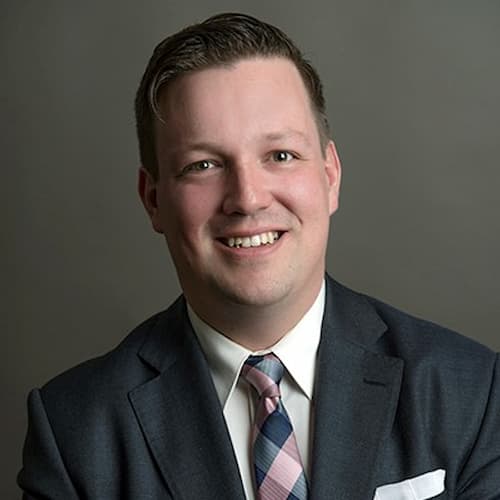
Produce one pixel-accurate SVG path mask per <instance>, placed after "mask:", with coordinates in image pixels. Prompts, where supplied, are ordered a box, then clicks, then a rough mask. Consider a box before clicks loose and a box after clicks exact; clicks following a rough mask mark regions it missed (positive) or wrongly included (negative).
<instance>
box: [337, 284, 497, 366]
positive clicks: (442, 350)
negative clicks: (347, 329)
mask: <svg viewBox="0 0 500 500" xmlns="http://www.w3.org/2000/svg"><path fill="white" fill-rule="evenodd" d="M329 287H330V289H331V295H332V296H333V298H334V299H335V300H336V301H337V302H340V305H339V304H338V303H337V304H336V305H334V304H331V307H332V309H333V310H334V312H333V314H345V315H349V316H351V317H354V320H352V322H354V323H355V327H356V328H357V329H358V330H359V332H366V331H369V330H370V329H375V327H374V326H373V325H374V324H376V332H377V333H376V334H375V335H371V336H368V335H363V333H359V334H358V335H357V337H356V339H355V340H356V341H357V340H359V339H362V340H361V341H362V343H363V344H364V346H365V347H366V348H368V349H370V350H374V351H376V352H379V353H381V354H385V355H388V356H392V357H398V358H400V359H403V361H405V364H407V366H416V365H422V366H428V365H436V366H439V367H440V369H444V370H448V369H449V370H453V371H456V372H458V371H460V370H461V369H464V370H467V372H471V373H472V372H474V371H478V372H481V373H486V372H489V374H490V375H491V374H492V371H493V369H494V365H495V362H496V359H497V355H496V353H495V352H493V351H492V350H491V349H489V348H488V347H486V346H484V345H482V344H481V343H479V342H477V341H475V340H473V339H471V338H469V337H467V336H465V335H463V334H462V333H458V332H455V331H453V330H451V329H449V328H446V327H444V326H441V325H438V324H436V323H433V322H431V321H428V320H425V319H422V318H419V317H416V316H414V315H411V314H408V313H407V312H404V311H401V310H399V309H397V308H395V307H393V306H391V305H389V304H387V303H385V302H383V301H381V300H379V299H377V298H374V297H371V296H369V295H366V294H363V293H359V292H357V291H354V290H351V289H349V288H347V287H345V286H343V285H341V284H340V283H338V282H336V281H334V280H331V279H329ZM332 302H333V301H332V300H331V301H330V303H332ZM346 311H347V312H346ZM330 314H331V312H330ZM351 338H352V336H351Z"/></svg>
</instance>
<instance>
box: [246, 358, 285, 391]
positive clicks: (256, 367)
mask: <svg viewBox="0 0 500 500" xmlns="http://www.w3.org/2000/svg"><path fill="white" fill-rule="evenodd" d="M241 373H242V375H243V377H245V379H246V380H247V381H248V382H249V383H250V384H251V385H252V386H253V387H254V388H255V390H256V391H257V393H258V395H259V397H264V398H269V397H280V388H279V383H280V381H281V378H282V377H283V365H282V363H281V361H280V360H279V359H278V358H277V357H276V356H275V355H274V354H273V353H269V354H266V355H263V356H249V357H248V359H247V360H246V361H245V364H244V365H243V368H242V369H241Z"/></svg>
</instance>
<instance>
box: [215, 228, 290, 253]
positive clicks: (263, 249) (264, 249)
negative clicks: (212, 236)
mask: <svg viewBox="0 0 500 500" xmlns="http://www.w3.org/2000/svg"><path fill="white" fill-rule="evenodd" d="M259 231H260V230H259ZM271 231H273V230H271ZM274 231H276V229H274ZM262 232H263V233H264V232H267V231H265V230H264V231H262ZM278 233H279V234H280V236H279V238H278V239H277V240H276V241H275V242H274V243H273V244H272V245H266V244H264V245H260V246H258V247H248V248H244V247H239V248H238V247H229V246H228V245H226V244H225V243H223V242H222V241H221V240H223V239H227V238H229V237H234V236H235V235H237V236H241V237H250V236H252V235H255V234H261V233H259V232H257V233H254V232H248V231H242V232H241V233H231V236H228V237H227V238H226V237H220V238H217V239H216V242H217V246H218V248H220V249H221V250H222V251H224V252H225V253H226V254H228V255H231V256H233V257H243V258H249V257H253V256H255V257H257V256H262V257H263V256H267V255H269V254H271V253H273V252H275V251H276V250H278V249H279V248H280V247H281V246H282V244H283V241H284V240H286V237H287V231H278Z"/></svg>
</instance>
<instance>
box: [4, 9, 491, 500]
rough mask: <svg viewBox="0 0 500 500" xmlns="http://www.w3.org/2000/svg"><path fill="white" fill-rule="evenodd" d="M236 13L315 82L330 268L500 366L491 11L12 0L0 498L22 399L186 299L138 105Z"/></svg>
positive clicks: (15, 452)
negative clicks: (290, 54)
mask: <svg viewBox="0 0 500 500" xmlns="http://www.w3.org/2000/svg"><path fill="white" fill-rule="evenodd" d="M4 3H5V2H4ZM227 10H240V11H243V12H247V13H250V14H254V15H257V16H261V17H263V18H264V19H265V20H268V21H270V22H272V23H275V24H277V25H279V26H281V27H282V28H283V29H284V30H285V31H287V32H288V33H289V34H290V35H291V36H292V37H293V38H294V39H295V40H296V41H297V42H298V44H299V45H300V46H301V47H302V48H303V50H304V51H305V52H306V54H307V55H308V57H309V58H310V59H311V60H312V61H313V63H314V64H315V65H316V66H317V68H318V69H319V71H320V73H321V74H322V76H323V80H324V82H325V93H326V97H327V99H328V103H329V115H330V120H331V123H332V126H333V131H334V137H335V139H336V141H337V146H338V149H339V152H340V156H341V159H342V161H343V166H344V177H343V189H342V196H341V209H340V212H339V213H338V214H337V215H336V216H335V217H334V219H333V227H332V240H333V241H332V244H331V249H330V253H329V257H328V268H329V270H330V271H331V272H332V273H333V274H334V275H335V276H336V277H337V278H338V279H340V280H341V281H343V282H345V283H346V284H348V285H350V286H352V287H354V288H356V289H359V290H362V291H365V292H367V293H369V294H372V295H376V296H378V297H379V298H381V299H383V300H385V301H388V302H391V303H393V304H394V305H396V306H397V307H399V308H402V309H405V310H407V311H409V312H411V313H413V314H416V315H419V316H424V317H426V318H429V319H431V320H434V321H436V322H439V323H442V324H444V325H447V326H449V327H451V328H453V329H457V330H459V331H461V332H463V333H465V334H467V335H469V336H470V337H473V338H476V339H478V340H480V341H481V342H483V343H486V344H488V345H490V346H491V347H493V348H494V349H496V350H500V339H499V336H498V334H497V333H498V327H497V325H496V323H495V322H494V317H495V313H496V312H497V311H498V308H499V305H500V293H499V292H500V284H499V266H498V260H497V259H498V256H499V255H500V252H499V250H500V237H499V234H498V232H499V231H498V229H499V226H498V214H499V209H500V201H499V195H498V193H499V188H500V172H499V168H498V166H499V165H498V163H499V161H498V158H499V157H500V140H499V139H500V132H499V131H500V123H499V121H500V118H499V117H500V105H499V93H500V92H499V89H500V64H499V62H500V26H499V23H500V2H497V1H491V2H486V1H474V2H472V1H457V0H453V1H447V2H440V1H396V0H394V1H376V2H374V1H370V0H366V1H352V0H351V1H349V0H338V1H324V2H314V1H308V2H303V1H300V2H299V1H290V0H288V1H287V2H283V3H280V2H271V1H256V0H252V1H247V2H244V1H240V2H237V1H233V2H229V1H222V0H221V1H209V2H202V1H201V0H200V1H191V0H184V1H182V2H180V1H152V0H151V1H143V2H135V1H110V2H101V1H99V2H97V1H87V2H76V1H69V0H68V1H39V0H37V1H27V0H25V1H16V2H14V1H12V2H11V3H10V4H9V3H7V4H6V5H3V6H2V16H1V21H0V22H1V35H0V36H1V48H0V50H1V51H2V56H3V58H2V76H1V78H0V85H1V88H0V90H1V93H0V98H1V104H2V122H3V124H2V133H1V134H0V137H1V138H0V141H1V143H0V145H1V150H2V160H3V165H2V172H3V174H2V183H1V189H2V193H1V194H2V219H3V220H2V240H3V245H2V248H3V251H4V252H5V253H4V257H3V259H2V262H3V264H4V267H5V269H4V271H3V279H2V283H3V287H4V294H3V299H2V301H1V303H2V309H3V311H2V332H3V336H4V340H3V342H2V345H3V351H2V352H3V356H2V360H1V362H0V366H1V370H2V378H1V383H2V387H1V406H2V419H4V420H5V422H4V423H3V424H2V425H1V429H2V434H3V435H2V439H1V452H0V453H1V455H0V457H1V463H0V470H1V471H2V474H4V477H3V478H1V487H0V497H1V498H15V497H16V496H17V495H18V494H17V493H16V491H17V490H16V489H15V487H14V476H15V472H16V471H17V469H18V468H19V466H20V454H21V444H22V440H23V436H24V432H25V425H26V415H25V414H26V410H25V397H26V394H27V391H28V390H29V389H30V388H32V387H34V386H40V385H41V384H43V383H44V382H45V381H46V380H48V379H49V378H50V377H52V376H53V375H55V374H56V373H58V372H60V371H62V370H64V369H66V368H69V367H70V366H72V365H74V364H76V363H78V362H80V361H82V360H84V359H86V358H88V357H91V356H95V355H98V354H99V353H102V352H104V351H106V350H108V349H110V348H111V347H112V346H114V345H115V344H116V343H117V342H119V340H120V339H121V338H122V337H123V336H124V335H125V334H126V333H127V332H128V331H129V330H130V329H131V328H132V327H133V326H134V325H135V324H137V323H138V322H139V321H141V320H142V319H144V318H145V317H147V316H148V315H150V314H152V313H154V312H155V311H157V310H159V309H162V308H164V307H165V306H166V305H167V304H168V303H169V301H170V300H171V299H172V298H173V297H174V296H175V295H176V294H177V293H178V284H177V281H176V278H175V275H174V273H173V269H172V265H171V263H170V260H169V258H168V257H167V255H166V250H165V246H164V243H163V240H162V239H161V238H160V237H159V236H157V235H155V234H153V232H152V231H151V230H150V227H149V224H148V222H147V220H146V216H145V214H144V213H143V210H142V208H141V206H140V204H139V201H138V197H137V196H136V194H135V182H136V180H135V179H136V169H137V164H138V159H137V152H136V140H135V136H134V122H133V113H132V101H133V95H134V92H135V89H136V87H137V84H138V81H139V78H140V76H141V74H142V71H143V69H144V67H145V64H146V62H147V59H148V58H149V56H150V53H151V51H152V48H153V46H154V45H155V44H156V43H157V42H158V41H159V40H160V39H162V38H163V37H164V36H165V35H166V34H168V33H171V32H172V31H174V30H177V29H179V28H180V27H182V26H184V25H185V24H188V23H191V22H194V21H197V20H202V19H203V18H205V17H207V16H208V15H210V14H213V13H215V12H220V11H227Z"/></svg>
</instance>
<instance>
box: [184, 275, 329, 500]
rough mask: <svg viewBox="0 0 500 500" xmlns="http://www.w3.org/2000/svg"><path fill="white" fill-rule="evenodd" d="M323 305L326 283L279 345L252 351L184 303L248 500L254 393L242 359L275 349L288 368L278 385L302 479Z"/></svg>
mask: <svg viewBox="0 0 500 500" xmlns="http://www.w3.org/2000/svg"><path fill="white" fill-rule="evenodd" d="M324 304H325V284H324V283H323V285H322V287H321V290H320V292H319V294H318V297H317V298H316V300H315V302H314V304H313V305H312V306H311V308H310V309H309V310H308V311H307V313H306V314H305V315H304V316H303V317H302V319H301V320H300V321H299V323H297V325H296V326H295V327H294V328H293V329H292V330H290V331H289V332H288V333H287V334H286V335H285V336H284V337H283V338H282V339H281V340H280V341H279V342H278V343H277V344H275V345H274V346H273V347H271V348H269V349H266V350H265V351H259V352H252V351H249V350H248V349H246V348H244V347H243V346H241V345H239V344H237V343H235V342H233V341H232V340H230V339H229V338H227V337H225V336H224V335H222V334H221V333H219V332H217V331H216V330H214V329H213V328H211V327H210V326H209V325H207V324H206V323H205V322H204V321H202V320H201V319H200V318H199V317H198V316H197V315H196V314H195V313H194V311H193V310H192V309H191V308H190V307H188V314H189V319H190V321H191V323H192V325H193V329H194V331H195V333H196V335H197V337H198V340H199V342H200V344H201V348H202V349H203V352H204V353H205V356H206V358H207V361H208V365H209V368H210V372H211V374H212V377H213V380H214V385H215V389H216V391H217V395H218V396H219V400H220V402H221V406H222V408H223V412H224V417H225V419H226V423H227V427H228V429H229V434H230V436H231V440H232V443H233V448H234V451H235V455H236V460H237V462H238V467H239V469H240V474H241V478H242V480H243V488H244V490H245V493H246V496H247V498H248V500H254V499H255V494H254V478H253V477H254V476H253V464H252V449H251V448H252V445H251V436H252V425H253V419H254V414H255V404H256V400H255V399H256V396H255V393H254V391H253V390H252V388H251V387H250V385H249V384H248V383H247V382H246V381H245V380H244V379H243V378H240V377H239V375H240V371H241V368H242V366H243V363H244V362H245V360H246V359H247V358H248V356H250V355H255V354H265V353H268V352H271V351H272V352H273V353H274V354H276V356H277V357H278V358H279V359H280V360H281V362H282V363H283V365H284V367H285V368H286V370H285V372H284V375H283V379H282V381H281V383H280V388H281V398H282V401H283V405H284V406H285V408H286V410H287V412H288V415H289V417H290V420H291V421H292V426H293V429H294V432H295V437H296V439H297V446H298V448H299V453H300V456H301V459H302V463H303V465H304V471H305V473H306V477H307V478H309V477H310V452H311V450H310V446H311V431H312V429H311V422H312V412H313V403H312V396H313V391H314V376H315V371H316V354H317V351H318V345H319V340H320V334H321V322H322V320H323V311H324Z"/></svg>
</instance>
